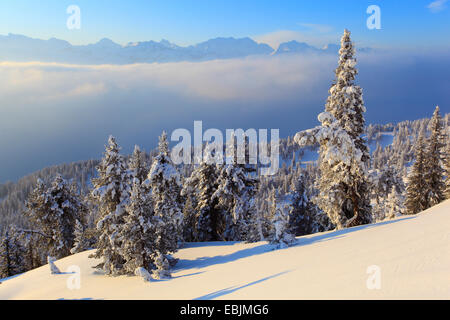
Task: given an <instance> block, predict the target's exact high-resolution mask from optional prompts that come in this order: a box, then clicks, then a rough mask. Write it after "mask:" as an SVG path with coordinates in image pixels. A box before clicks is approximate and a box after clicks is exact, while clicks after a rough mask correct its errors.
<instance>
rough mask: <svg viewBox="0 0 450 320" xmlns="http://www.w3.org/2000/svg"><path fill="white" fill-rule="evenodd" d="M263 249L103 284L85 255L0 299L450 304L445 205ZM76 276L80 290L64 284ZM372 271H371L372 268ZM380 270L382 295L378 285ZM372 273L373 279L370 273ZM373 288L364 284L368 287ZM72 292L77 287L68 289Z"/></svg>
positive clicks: (220, 253)
mask: <svg viewBox="0 0 450 320" xmlns="http://www.w3.org/2000/svg"><path fill="white" fill-rule="evenodd" d="M271 248H272V246H271V245H269V244H267V243H266V242H260V243H254V244H243V243H237V242H233V243H225V242H217V243H192V244H187V245H186V247H185V248H183V249H181V250H180V251H179V252H178V253H177V254H175V257H177V258H179V259H180V261H179V262H178V264H177V266H176V268H175V270H173V273H172V276H173V278H172V279H168V280H161V281H155V280H153V281H151V282H145V281H143V279H142V278H140V277H136V276H121V277H107V276H104V275H102V274H101V273H100V272H97V271H95V270H94V269H92V266H93V265H95V263H96V261H94V260H92V259H88V255H89V254H90V253H91V252H83V253H80V254H76V255H73V256H70V257H67V258H65V259H62V260H59V261H56V265H57V267H58V268H59V269H60V270H61V271H62V274H58V275H52V274H51V273H50V268H49V266H48V265H46V266H43V267H41V268H38V269H36V270H32V271H29V272H27V273H25V274H22V275H19V276H15V277H12V278H9V279H7V280H3V283H2V284H0V299H244V300H247V299H450V201H446V202H444V203H441V204H440V205H437V206H435V207H433V208H431V209H429V210H426V211H424V212H422V213H421V214H419V215H416V216H404V217H401V218H398V219H396V220H391V221H387V222H381V223H378V224H374V225H368V226H360V227H355V228H351V229H346V230H341V231H334V232H327V233H319V234H314V235H309V236H305V237H300V238H298V244H297V245H296V246H294V247H290V248H287V249H280V250H271ZM71 266H79V267H80V269H81V283H80V289H78V290H77V289H74V290H70V289H68V286H67V280H68V279H71V278H72V279H73V277H74V274H73V273H71V272H67V271H70V270H72V272H73V270H77V268H76V267H72V268H69V267H71ZM373 266H376V267H373ZM378 268H379V269H378ZM376 270H379V276H380V278H379V279H380V282H379V284H380V287H379V289H376V286H375V288H373V286H372V287H371V286H369V287H371V288H372V289H368V286H367V283H368V282H369V284H374V283H375V284H376V283H377V282H376V280H375V281H374V279H376V278H374V276H376V274H377V272H376ZM368 271H369V273H368ZM368 280H369V281H368ZM72 283H73V282H72Z"/></svg>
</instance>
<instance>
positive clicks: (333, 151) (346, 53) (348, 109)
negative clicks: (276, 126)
mask: <svg viewBox="0 0 450 320" xmlns="http://www.w3.org/2000/svg"><path fill="white" fill-rule="evenodd" d="M354 54H355V49H354V47H353V44H352V42H351V40H350V32H349V31H347V30H345V32H344V35H343V37H342V39H341V49H340V50H339V66H338V68H337V69H336V80H335V82H334V83H333V85H332V87H331V89H330V91H329V93H330V96H329V97H328V100H327V103H326V108H325V109H326V112H324V113H322V114H320V115H319V121H320V122H321V123H322V126H320V127H316V128H315V129H311V130H307V131H303V132H300V133H298V134H297V135H296V138H295V140H296V141H297V143H299V144H300V145H301V146H306V145H310V144H315V143H318V144H320V149H319V168H320V172H321V177H320V180H319V182H318V184H317V185H318V189H319V191H320V193H319V195H318V197H317V198H316V203H317V204H318V206H319V207H320V209H322V210H323V211H324V212H325V213H326V214H327V215H328V216H329V218H330V220H331V222H332V223H333V224H334V225H335V226H336V227H337V228H338V229H341V228H345V227H351V226H355V225H361V224H367V223H370V222H371V220H372V217H371V210H370V208H371V207H370V198H369V196H370V193H369V190H370V184H369V178H368V168H369V163H370V155H369V150H368V147H367V144H366V141H365V140H364V138H363V133H364V125H365V123H364V112H365V111H366V109H365V106H364V102H363V99H362V89H361V88H360V87H359V86H356V85H355V84H354V80H355V76H356V75H357V70H356V68H355V65H356V59H355V58H354Z"/></svg>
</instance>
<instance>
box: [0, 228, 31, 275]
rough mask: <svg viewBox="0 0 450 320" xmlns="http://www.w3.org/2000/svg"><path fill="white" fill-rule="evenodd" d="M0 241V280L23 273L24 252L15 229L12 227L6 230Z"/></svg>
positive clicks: (24, 269) (24, 265) (24, 268)
mask: <svg viewBox="0 0 450 320" xmlns="http://www.w3.org/2000/svg"><path fill="white" fill-rule="evenodd" d="M0 240H1V243H0V278H7V277H11V276H13V275H16V274H19V273H22V272H25V271H26V264H25V253H26V251H25V247H24V246H23V243H22V242H21V241H20V233H19V232H18V231H17V229H16V228H14V227H12V228H9V229H7V230H6V232H5V234H4V235H3V236H2V237H1V238H0Z"/></svg>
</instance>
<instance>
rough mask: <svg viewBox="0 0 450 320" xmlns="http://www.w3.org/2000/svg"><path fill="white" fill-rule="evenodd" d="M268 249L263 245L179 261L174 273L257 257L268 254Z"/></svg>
mask: <svg viewBox="0 0 450 320" xmlns="http://www.w3.org/2000/svg"><path fill="white" fill-rule="evenodd" d="M269 251H270V247H269V246H268V245H267V244H266V243H265V244H262V245H259V246H256V247H253V248H247V249H243V250H239V251H236V252H233V253H230V254H227V255H223V256H213V257H201V258H197V259H195V260H187V259H181V260H180V261H179V262H178V264H177V267H176V268H175V269H174V271H181V270H188V269H200V268H204V267H208V266H212V265H217V264H223V263H228V262H232V261H236V260H239V259H243V258H247V257H250V256H254V255H259V254H262V253H265V252H269Z"/></svg>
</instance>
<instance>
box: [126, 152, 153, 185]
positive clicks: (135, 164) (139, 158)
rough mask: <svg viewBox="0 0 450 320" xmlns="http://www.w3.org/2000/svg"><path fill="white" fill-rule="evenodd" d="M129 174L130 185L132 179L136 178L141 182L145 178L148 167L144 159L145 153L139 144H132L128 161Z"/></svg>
mask: <svg viewBox="0 0 450 320" xmlns="http://www.w3.org/2000/svg"><path fill="white" fill-rule="evenodd" d="M128 169H129V175H130V185H133V181H134V179H138V181H139V183H143V182H144V181H145V179H147V174H148V170H149V169H148V168H147V164H146V161H145V154H144V152H142V151H141V149H140V148H139V146H137V145H136V146H134V151H133V154H132V155H131V157H130V159H129V162H128Z"/></svg>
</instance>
